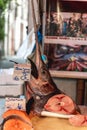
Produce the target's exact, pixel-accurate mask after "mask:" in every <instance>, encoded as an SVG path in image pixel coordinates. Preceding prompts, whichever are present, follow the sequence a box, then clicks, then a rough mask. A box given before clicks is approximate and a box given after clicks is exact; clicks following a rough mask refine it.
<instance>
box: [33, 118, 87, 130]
mask: <svg viewBox="0 0 87 130" xmlns="http://www.w3.org/2000/svg"><path fill="white" fill-rule="evenodd" d="M31 120H32V123H33V127H34V130H87V127H75V126H72V125H71V124H69V121H68V119H63V118H62V119H61V118H55V117H38V116H35V117H33V118H32V119H31Z"/></svg>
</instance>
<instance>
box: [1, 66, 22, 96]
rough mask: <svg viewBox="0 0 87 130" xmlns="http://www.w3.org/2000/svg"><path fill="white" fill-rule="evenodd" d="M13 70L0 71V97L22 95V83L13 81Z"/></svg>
mask: <svg viewBox="0 0 87 130" xmlns="http://www.w3.org/2000/svg"><path fill="white" fill-rule="evenodd" d="M13 71H14V69H13V68H12V69H0V97H1V96H19V95H22V94H23V82H20V81H15V80H14V79H13Z"/></svg>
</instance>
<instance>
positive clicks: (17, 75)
mask: <svg viewBox="0 0 87 130" xmlns="http://www.w3.org/2000/svg"><path fill="white" fill-rule="evenodd" d="M30 75H31V65H30V64H29V63H28V64H15V65H14V74H13V79H14V80H16V81H19V80H21V81H29V80H30Z"/></svg>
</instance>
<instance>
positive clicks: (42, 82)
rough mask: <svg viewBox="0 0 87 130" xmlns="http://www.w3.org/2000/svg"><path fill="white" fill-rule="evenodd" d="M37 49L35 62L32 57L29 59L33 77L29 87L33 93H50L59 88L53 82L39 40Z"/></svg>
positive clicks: (41, 94)
mask: <svg viewBox="0 0 87 130" xmlns="http://www.w3.org/2000/svg"><path fill="white" fill-rule="evenodd" d="M35 51H36V53H35V62H33V61H32V60H31V59H28V60H29V61H30V63H31V79H30V81H29V87H30V89H31V91H32V94H36V95H40V96H43V95H49V94H51V93H53V92H55V91H56V90H57V91H58V88H57V86H56V84H55V83H54V82H53V80H52V78H51V75H50V73H49V70H48V68H47V66H46V64H45V63H44V61H43V60H42V58H41V51H40V46H39V43H38V42H37V40H36V50H35ZM59 93H60V90H59Z"/></svg>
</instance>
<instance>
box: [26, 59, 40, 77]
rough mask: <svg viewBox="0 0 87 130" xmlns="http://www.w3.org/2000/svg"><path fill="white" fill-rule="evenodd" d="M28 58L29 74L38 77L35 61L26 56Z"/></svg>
mask: <svg viewBox="0 0 87 130" xmlns="http://www.w3.org/2000/svg"><path fill="white" fill-rule="evenodd" d="M28 60H29V61H30V63H31V74H32V75H33V76H34V77H35V78H38V70H37V67H36V65H35V63H34V62H33V61H32V60H31V59H29V58H28Z"/></svg>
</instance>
